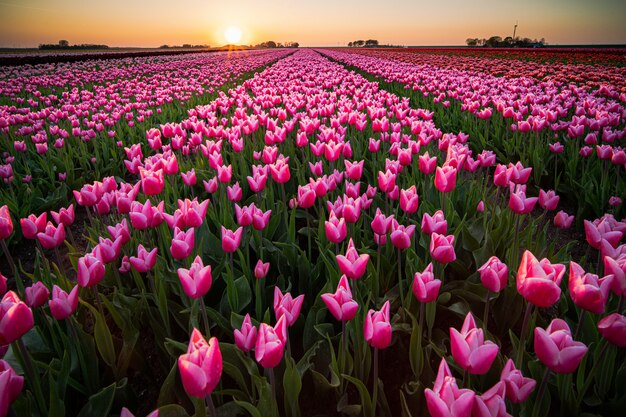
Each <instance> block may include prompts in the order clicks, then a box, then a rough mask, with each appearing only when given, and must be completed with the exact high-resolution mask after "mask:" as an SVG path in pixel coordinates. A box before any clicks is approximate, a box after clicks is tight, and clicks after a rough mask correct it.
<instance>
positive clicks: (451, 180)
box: [435, 164, 457, 193]
mask: <svg viewBox="0 0 626 417" xmlns="http://www.w3.org/2000/svg"><path fill="white" fill-rule="evenodd" d="M456 171H457V170H456V168H455V167H453V166H452V165H447V164H444V165H443V167H437V170H436V171H435V187H436V188H437V189H438V190H439V191H440V192H442V193H449V192H450V191H452V190H454V187H456Z"/></svg>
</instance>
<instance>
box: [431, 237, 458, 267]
mask: <svg viewBox="0 0 626 417" xmlns="http://www.w3.org/2000/svg"><path fill="white" fill-rule="evenodd" d="M430 256H432V257H433V259H434V260H436V261H437V262H439V263H442V264H447V263H450V262H454V261H455V260H456V253H455V252H454V235H448V236H444V235H440V234H439V233H436V232H433V234H432V235H431V236H430Z"/></svg>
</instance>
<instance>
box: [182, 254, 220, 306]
mask: <svg viewBox="0 0 626 417" xmlns="http://www.w3.org/2000/svg"><path fill="white" fill-rule="evenodd" d="M178 279H180V283H181V285H182V286H183V291H184V292H185V294H186V295H187V297H189V298H192V299H194V300H195V299H196V298H200V297H204V295H205V294H206V293H207V292H209V289H210V288H211V284H212V283H213V277H212V275H211V265H207V266H204V264H203V263H202V259H201V258H200V257H199V256H196V258H195V259H194V260H193V262H192V263H191V267H190V268H189V269H185V268H178Z"/></svg>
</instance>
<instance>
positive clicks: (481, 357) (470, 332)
mask: <svg viewBox="0 0 626 417" xmlns="http://www.w3.org/2000/svg"><path fill="white" fill-rule="evenodd" d="M450 346H451V349H452V357H453V358H454V361H455V362H456V363H458V364H459V365H460V366H461V368H463V369H465V370H466V371H468V372H469V373H470V374H474V375H483V374H485V373H487V371H489V368H491V364H492V363H493V361H494V360H495V358H496V356H497V355H498V351H499V348H498V345H496V344H495V343H493V342H492V341H490V340H485V336H484V334H483V329H481V328H478V327H476V322H475V321H474V316H472V313H471V312H470V313H467V316H465V320H464V321H463V326H462V327H461V331H460V332H459V331H458V330H456V329H455V328H452V327H451V328H450Z"/></svg>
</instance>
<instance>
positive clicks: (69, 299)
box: [48, 285, 78, 320]
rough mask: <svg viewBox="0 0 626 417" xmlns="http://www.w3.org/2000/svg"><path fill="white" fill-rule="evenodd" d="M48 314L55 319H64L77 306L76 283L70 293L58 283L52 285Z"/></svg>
mask: <svg viewBox="0 0 626 417" xmlns="http://www.w3.org/2000/svg"><path fill="white" fill-rule="evenodd" d="M48 306H49V307H50V314H52V317H54V318H55V319H57V320H65V319H66V318H68V317H69V316H71V315H72V314H73V313H74V311H76V308H77V307H78V285H75V286H74V288H72V291H70V293H69V294H68V293H66V292H65V291H63V290H62V289H61V288H60V287H59V286H58V285H54V286H53V287H52V299H51V300H50V301H49V302H48Z"/></svg>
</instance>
